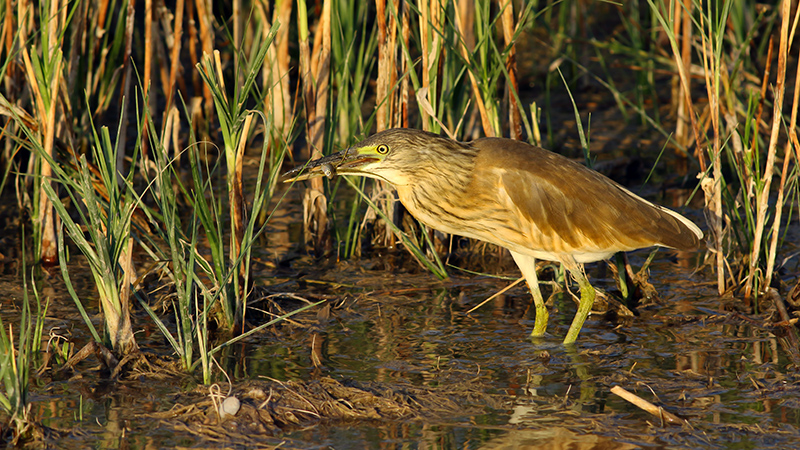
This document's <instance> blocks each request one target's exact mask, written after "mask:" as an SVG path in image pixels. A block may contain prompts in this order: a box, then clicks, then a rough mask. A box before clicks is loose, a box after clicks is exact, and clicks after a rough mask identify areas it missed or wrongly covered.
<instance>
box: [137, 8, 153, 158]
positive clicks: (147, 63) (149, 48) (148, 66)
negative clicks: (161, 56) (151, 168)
mask: <svg viewBox="0 0 800 450" xmlns="http://www.w3.org/2000/svg"><path fill="white" fill-rule="evenodd" d="M152 73H153V0H144V71H143V73H142V87H143V88H144V99H145V101H146V102H147V105H146V107H147V108H148V109H149V110H150V111H153V108H152V106H153V104H154V103H153V99H152V96H151V95H150V84H151V77H152ZM147 122H148V121H146V120H145V121H144V122H143V123H142V139H141V146H142V148H141V151H142V160H143V161H142V162H143V164H141V166H140V168H141V169H142V170H147V159H148V158H147V153H148V148H149V146H148V139H147V134H148V128H147Z"/></svg>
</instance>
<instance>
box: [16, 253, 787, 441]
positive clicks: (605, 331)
mask: <svg viewBox="0 0 800 450" xmlns="http://www.w3.org/2000/svg"><path fill="white" fill-rule="evenodd" d="M646 256H647V255H646V254H644V253H642V254H635V255H633V257H632V260H633V263H634V265H636V264H637V261H639V262H641V260H642V259H643V258H644V257H646ZM313 264H315V263H314V261H312V260H310V259H308V258H301V259H299V260H297V262H295V264H294V266H295V269H294V270H298V271H299V272H300V273H304V274H305V275H303V276H301V277H300V281H298V280H297V279H296V278H292V277H287V278H286V279H285V280H284V284H282V285H280V286H281V288H286V289H287V292H293V293H297V294H299V295H303V294H304V293H308V294H309V295H310V294H317V295H318V294H326V295H331V296H332V298H333V300H331V302H330V304H331V305H332V307H331V309H330V314H329V316H328V317H327V318H323V319H320V320H318V319H317V318H316V314H317V312H313V313H309V314H306V315H305V316H303V317H301V318H300V319H298V320H300V322H299V324H297V325H291V324H290V325H283V326H280V327H278V328H276V329H274V330H270V331H268V332H265V333H263V334H261V335H258V336H256V337H252V338H249V339H248V340H247V342H246V343H245V344H244V345H242V346H238V347H237V348H236V349H234V350H232V351H231V352H229V353H227V354H226V358H225V359H223V360H222V362H221V363H222V366H223V367H225V369H226V371H227V372H228V374H229V376H231V377H233V378H234V381H237V380H246V379H262V378H270V379H276V380H282V381H287V380H294V381H313V380H318V379H320V378H323V377H330V378H333V379H335V380H340V381H343V380H354V381H357V382H365V383H378V385H383V386H387V387H392V386H405V385H412V386H418V387H427V388H430V389H432V390H435V389H438V388H442V387H448V388H454V389H458V388H459V387H461V386H463V389H464V390H468V391H471V392H473V393H474V395H473V396H469V395H463V396H459V397H458V398H453V399H452V400H453V401H457V402H458V408H460V411H461V412H453V413H450V414H447V415H434V416H431V417H425V418H422V419H416V420H411V421H401V422H397V421H382V422H377V423H376V422H374V421H370V422H366V423H360V422H353V423H326V422H325V421H321V422H318V423H316V424H307V425H305V426H302V427H299V428H298V427H290V428H288V429H287V430H288V431H286V432H285V433H284V434H283V435H280V436H266V435H265V436H263V439H260V438H258V437H256V439H255V441H253V442H261V443H262V444H264V445H277V444H278V443H280V442H282V441H285V446H286V447H287V448H538V447H544V448H577V449H588V448H793V447H795V446H796V445H797V444H798V443H800V432H798V431H797V428H798V426H799V425H800V402H798V400H797V398H798V393H800V383H798V381H799V380H798V377H797V374H796V370H795V368H794V367H793V366H792V365H791V364H790V362H789V361H788V360H787V359H786V357H785V352H784V351H783V350H782V349H781V345H780V343H779V340H778V338H777V337H776V336H775V335H774V334H772V333H771V332H770V330H768V329H766V328H764V327H760V326H756V327H754V326H751V325H748V323H747V322H745V321H743V320H740V319H738V318H737V315H736V313H732V312H728V309H730V307H731V305H732V302H731V301H730V300H722V299H720V298H719V297H717V296H716V295H715V294H714V292H715V288H714V287H713V286H712V285H709V284H708V283H706V282H704V280H703V279H702V276H701V275H698V274H695V275H693V274H692V273H691V272H690V271H689V270H688V269H686V268H683V267H680V266H679V264H677V263H676V262H675V260H674V258H672V257H671V255H670V254H669V253H668V252H666V251H662V252H661V253H660V254H659V256H658V257H657V258H656V260H655V261H654V264H653V266H652V271H651V276H650V280H651V282H653V283H654V284H655V286H656V288H657V290H658V292H659V294H660V297H661V300H660V302H659V303H653V304H650V305H646V306H642V307H640V308H639V313H640V315H639V316H638V317H633V318H618V319H616V320H609V319H607V318H605V317H604V316H603V315H592V316H590V318H589V319H588V320H587V322H586V325H585V326H584V329H583V331H582V333H581V336H580V339H579V341H578V345H577V346H575V347H574V348H565V347H564V346H563V345H561V343H560V342H561V339H562V338H563V335H564V334H565V333H566V330H567V328H568V325H569V322H570V320H571V318H572V314H573V311H574V303H573V301H572V300H571V299H570V298H569V297H568V296H566V295H559V296H556V297H555V298H553V301H552V305H551V306H550V310H551V318H550V326H549V328H548V332H549V334H548V335H547V336H546V337H544V338H541V339H533V340H532V339H530V338H529V337H528V336H527V334H528V333H529V332H530V329H531V327H532V324H533V322H532V312H531V311H527V309H528V306H529V302H530V300H529V299H530V296H529V294H528V293H527V291H526V290H525V289H524V288H521V287H516V288H513V289H512V290H511V291H509V292H508V293H507V295H505V296H502V297H500V298H499V299H496V300H494V301H492V302H490V303H488V304H487V305H485V306H484V307H482V308H481V309H479V310H477V311H476V312H473V313H472V314H469V315H467V314H466V312H467V311H468V310H469V309H470V308H472V307H473V306H475V305H476V304H478V303H479V302H480V301H482V300H483V299H485V298H486V297H488V296H489V295H491V294H492V293H493V292H495V291H496V290H498V289H499V288H501V287H503V286H504V285H505V284H507V283H508V282H507V281H503V280H498V279H493V278H489V277H478V276H465V275H462V274H459V273H458V272H454V276H453V278H451V279H450V280H447V281H444V282H440V281H437V280H436V279H435V278H433V276H431V275H429V274H425V273H409V272H408V271H401V272H398V273H395V274H391V273H387V272H385V271H383V270H363V267H364V266H365V265H364V264H359V263H355V262H349V263H339V264H336V265H333V266H332V267H331V268H329V269H327V270H325V271H318V272H312V271H310V269H309V267H311V266H313ZM682 264H683V265H686V261H682ZM412 272H414V271H412ZM592 274H594V275H595V276H594V277H593V280H594V282H595V284H596V285H597V286H598V287H600V288H607V289H611V288H613V286H610V285H608V284H607V282H606V281H605V280H604V277H603V274H602V271H598V270H596V269H595V270H593V271H590V275H592ZM508 275H512V276H513V275H514V272H512V271H509V273H508ZM303 280H304V281H303ZM343 280H345V281H346V282H347V283H348V284H349V285H350V286H356V287H340V286H338V285H336V284H335V283H341V282H342V281H343ZM272 281H281V279H278V280H272ZM327 282H330V283H333V284H326V283H327ZM54 292H55V293H56V294H57V293H58V289H55V290H54ZM64 299H66V297H61V300H59V301H65V300H64ZM52 308H53V309H51V313H50V314H51V315H56V316H59V317H64V315H62V313H63V312H65V311H69V310H70V308H71V305H69V304H64V303H62V304H59V303H57V302H56V303H54V304H53V306H52ZM3 309H4V316H3V319H4V321H6V322H9V321H11V322H12V323H13V321H14V320H16V318H15V317H13V316H11V317H9V316H7V315H6V313H5V311H6V310H7V308H5V306H4V308H3ZM67 317H69V316H68V315H67ZM755 318H756V319H757V320H763V321H765V320H766V316H759V317H755ZM135 321H136V323H137V325H139V324H142V325H144V324H147V327H148V328H146V330H145V331H144V332H140V333H139V335H137V338H139V340H140V345H142V347H143V348H146V349H148V351H152V350H155V351H157V352H159V353H165V354H166V353H168V351H167V349H166V347H165V346H164V343H163V338H161V337H160V335H159V334H158V332H157V331H154V330H152V329H150V328H152V327H150V325H149V323H147V319H146V317H145V316H143V315H142V314H141V312H140V311H139V312H137V316H136V318H135ZM63 322H64V323H62V326H68V327H72V328H73V337H74V339H75V340H76V341H80V340H82V339H86V338H87V336H85V334H84V333H83V332H81V329H82V328H83V325H82V324H81V323H80V322H79V321H78V320H77V318H76V320H75V321H73V322H69V321H63ZM141 328H142V326H138V327H137V329H141ZM154 346H156V347H155V348H154ZM159 346H160V348H161V350H158V348H159ZM315 359H316V360H317V361H318V362H317V365H316V366H315V364H314V360H315ZM98 373H99V364H98V363H97V362H93V361H91V360H88V361H87V362H84V363H81V365H79V368H78V371H77V372H76V373H75V374H74V375H73V376H72V378H70V379H59V380H50V379H47V378H45V379H42V380H41V381H40V382H41V383H43V384H37V385H36V386H35V387H33V389H32V396H31V401H32V402H33V403H34V405H35V406H34V410H33V415H34V417H36V418H38V419H39V420H41V421H42V423H43V424H44V425H46V426H49V427H53V428H55V429H61V430H63V431H62V434H59V435H58V436H57V438H53V439H55V441H51V442H58V444H57V445H58V447H63V448H85V447H87V446H88V447H93V448H146V447H167V446H181V447H183V446H188V447H196V446H201V447H202V446H206V445H209V444H212V443H213V442H209V441H207V440H206V437H204V436H197V435H192V434H190V433H187V432H186V431H185V430H182V429H181V428H180V427H176V424H175V421H172V422H170V421H160V420H155V419H151V418H148V417H146V414H148V413H150V412H155V411H164V410H167V409H169V408H171V407H172V406H173V404H174V403H175V402H178V403H181V402H183V401H185V400H186V399H185V397H183V396H182V395H181V392H188V391H190V390H192V389H194V388H195V387H196V384H195V382H194V381H193V380H191V379H189V378H180V377H178V378H175V377H172V378H165V379H163V380H153V379H152V378H148V377H142V378H141V379H138V380H126V381H122V382H118V383H111V382H108V381H102V380H101V379H100V378H101V377H100V376H99V375H98ZM613 386H621V387H623V388H625V389H627V390H629V391H632V392H635V393H636V394H637V395H639V396H641V397H642V398H645V399H647V400H649V401H651V402H653V403H656V404H658V405H662V406H663V407H664V408H665V409H666V410H668V411H670V412H672V413H675V414H678V415H679V416H681V417H683V418H685V419H687V420H688V422H689V423H690V424H691V426H688V425H687V426H683V427H678V426H674V425H667V424H662V423H661V421H660V420H659V419H658V418H657V417H654V416H651V415H649V414H648V413H646V412H643V411H642V410H640V409H638V408H637V407H635V406H633V405H631V404H629V403H627V402H626V401H624V400H622V399H621V398H619V397H617V396H615V395H613V394H611V393H610V389H611V388H612V387H613ZM251 438H254V437H253V436H251ZM253 442H250V443H248V444H246V445H244V444H241V443H240V444H239V445H241V446H242V448H248V447H250V446H251V445H253ZM214 445H216V444H214ZM228 445H232V446H233V447H237V443H236V442H229V443H228Z"/></svg>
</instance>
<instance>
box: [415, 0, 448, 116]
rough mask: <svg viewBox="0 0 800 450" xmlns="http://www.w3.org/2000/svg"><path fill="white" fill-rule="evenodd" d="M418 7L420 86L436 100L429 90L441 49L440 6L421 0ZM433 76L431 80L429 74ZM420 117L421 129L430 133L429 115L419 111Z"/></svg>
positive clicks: (433, 93)
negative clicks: (420, 63) (427, 90)
mask: <svg viewBox="0 0 800 450" xmlns="http://www.w3.org/2000/svg"><path fill="white" fill-rule="evenodd" d="M418 6H419V14H420V17H419V32H420V40H421V41H422V42H421V43H422V49H421V53H422V86H421V87H423V88H425V87H427V88H428V89H429V90H431V91H432V92H431V95H432V97H433V98H436V95H437V90H436V89H431V82H432V81H434V80H435V79H436V77H435V73H436V72H437V71H438V67H434V64H437V62H440V61H441V60H440V59H439V55H440V53H441V49H442V40H441V37H440V36H439V32H438V30H439V27H440V26H441V15H442V4H441V3H440V1H435V2H427V1H424V0H421V1H419V2H418ZM432 73H433V74H434V77H433V79H431V74H432ZM420 116H421V117H422V128H423V129H424V130H425V131H431V129H432V125H433V122H432V121H431V117H429V114H427V113H425V112H422V111H420Z"/></svg>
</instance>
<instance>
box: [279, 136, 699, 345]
mask: <svg viewBox="0 0 800 450" xmlns="http://www.w3.org/2000/svg"><path fill="white" fill-rule="evenodd" d="M334 174H339V175H360V176H364V177H370V178H376V179H379V180H384V181H387V182H389V183H390V184H392V185H393V186H394V187H395V188H396V189H397V194H398V196H399V198H400V202H402V204H403V205H404V206H405V207H406V209H408V211H409V212H410V213H411V215H413V216H414V217H416V218H417V219H418V220H419V221H420V222H422V223H424V224H425V225H427V226H429V227H432V228H435V229H437V230H440V231H443V232H445V233H451V234H456V235H460V236H465V237H469V238H474V239H480V240H483V241H487V242H491V243H493V244H496V245H499V246H501V247H505V248H507V249H508V250H509V251H510V252H511V255H512V256H513V257H514V261H515V262H516V263H517V265H518V266H519V269H520V270H521V271H522V275H523V276H524V277H525V279H526V281H527V282H528V286H529V287H530V290H531V294H532V295H533V300H534V304H535V308H536V317H535V321H534V327H533V332H532V333H531V335H532V336H542V335H544V333H545V330H546V327H547V319H548V316H549V315H548V312H547V309H546V308H545V304H544V300H543V298H542V294H541V291H540V290H539V282H538V278H537V276H536V259H537V258H538V259H543V260H548V261H558V262H560V263H561V264H563V265H564V267H566V268H567V270H568V271H569V273H570V274H571V275H572V276H573V278H574V279H575V280H576V281H577V282H578V285H579V286H580V301H579V303H578V310H577V312H576V314H575V318H574V319H573V321H572V324H571V325H570V327H569V330H568V331H567V335H566V337H565V339H564V343H565V344H572V343H574V342H575V340H576V339H577V338H578V334H579V332H580V330H581V327H582V326H583V323H584V322H585V321H586V317H587V316H588V315H589V312H590V311H591V309H592V303H594V298H595V290H594V288H593V287H592V285H591V284H590V283H589V281H588V280H587V279H586V275H585V274H584V272H583V263H588V262H594V261H599V260H602V259H607V258H609V257H610V256H611V255H613V254H614V253H616V252H620V251H630V250H635V249H639V248H645V247H651V246H662V247H670V248H675V249H680V250H690V249H695V248H697V247H698V245H699V243H700V239H702V237H703V233H702V231H700V229H699V228H698V227H697V226H696V225H695V224H694V223H692V222H691V221H690V220H688V219H686V218H685V217H683V216H682V215H680V214H678V213H676V212H675V211H671V210H669V209H666V208H663V207H661V206H659V205H655V204H653V203H650V202H649V201H647V200H645V199H643V198H641V197H639V196H638V195H636V194H634V193H632V192H631V191H629V190H627V189H625V188H624V187H622V186H620V185H619V184H617V183H615V182H614V181H611V180H610V179H608V178H606V177H605V176H603V175H601V174H599V173H597V172H595V171H593V170H591V169H588V168H587V167H584V166H582V165H580V164H578V163H576V162H573V161H570V160H569V159H567V158H565V157H563V156H561V155H558V154H556V153H553V152H550V151H548V150H545V149H542V148H539V147H534V146H532V145H529V144H526V143H524V142H521V141H516V140H511V139H503V138H482V139H477V140H474V141H472V142H457V141H454V140H452V139H448V138H444V137H441V136H438V135H436V134H432V133H428V132H424V131H420V130H414V129H407V128H396V129H391V130H386V131H383V132H380V133H377V134H375V135H373V136H372V137H370V138H368V139H366V140H364V141H362V142H360V143H358V144H356V145H354V146H353V147H350V148H348V149H347V150H343V151H341V152H339V153H336V154H333V155H330V156H326V157H324V158H321V159H317V160H315V161H310V162H308V163H307V164H306V165H305V166H302V167H298V168H296V169H294V170H292V171H290V172H288V173H287V174H286V175H285V177H287V178H288V180H287V181H292V180H304V179H308V178H313V177H317V176H322V175H326V176H328V177H331V176H333V175H334Z"/></svg>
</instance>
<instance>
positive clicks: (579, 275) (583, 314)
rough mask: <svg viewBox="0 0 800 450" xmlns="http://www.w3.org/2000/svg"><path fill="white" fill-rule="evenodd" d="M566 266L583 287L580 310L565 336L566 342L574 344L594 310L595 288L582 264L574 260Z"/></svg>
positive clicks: (581, 287)
mask: <svg viewBox="0 0 800 450" xmlns="http://www.w3.org/2000/svg"><path fill="white" fill-rule="evenodd" d="M565 267H566V268H567V270H569V272H570V273H571V274H572V276H573V277H575V280H576V281H577V282H578V286H580V289H581V299H580V302H579V303H578V312H576V313H575V318H574V319H572V325H570V326H569V330H568V331H567V337H565V338H564V344H574V343H575V341H576V340H577V339H578V334H579V333H580V332H581V328H583V323H584V322H586V318H587V317H588V316H589V313H590V312H591V311H592V305H593V304H594V296H595V290H594V288H593V287H592V285H591V284H589V280H588V279H586V275H584V273H583V270H582V268H581V267H580V266H578V265H577V264H575V263H574V262H573V263H572V264H565Z"/></svg>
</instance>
